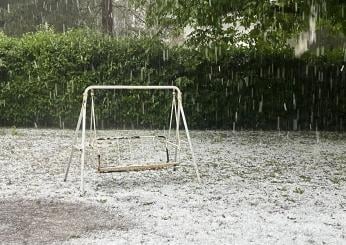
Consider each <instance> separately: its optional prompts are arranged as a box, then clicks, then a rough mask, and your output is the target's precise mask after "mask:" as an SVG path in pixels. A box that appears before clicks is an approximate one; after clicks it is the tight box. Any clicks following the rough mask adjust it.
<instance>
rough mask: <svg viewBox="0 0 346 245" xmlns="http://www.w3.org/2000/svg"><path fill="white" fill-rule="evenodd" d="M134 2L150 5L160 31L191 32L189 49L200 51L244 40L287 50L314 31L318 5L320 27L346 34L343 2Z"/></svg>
mask: <svg viewBox="0 0 346 245" xmlns="http://www.w3.org/2000/svg"><path fill="white" fill-rule="evenodd" d="M132 1H133V2H135V3H136V4H137V5H138V6H147V8H146V10H147V11H146V14H147V15H146V16H147V24H148V25H149V26H154V27H156V28H157V29H158V30H159V31H164V30H166V29H173V30H176V31H177V30H180V32H182V31H183V29H184V28H185V27H189V29H190V31H191V33H190V35H189V37H188V39H189V44H193V45H195V46H207V45H208V44H210V43H217V44H219V45H220V44H228V45H229V44H233V45H234V44H236V43H240V41H242V42H245V43H247V44H249V45H251V46H253V47H254V48H258V49H261V48H263V46H265V47H267V48H268V47H270V48H273V49H282V48H283V49H284V48H286V44H287V40H288V39H289V38H293V37H295V35H296V34H298V33H299V32H301V31H302V30H307V29H308V24H309V22H308V18H309V15H310V14H311V8H312V6H315V8H316V9H317V16H316V17H317V20H318V28H323V29H326V28H328V29H332V30H334V31H340V32H343V33H344V34H346V18H345V13H344V12H345V10H344V9H345V7H346V6H345V3H344V1H340V0H330V1H325V0H306V1H305V0H304V1H303V0H276V1H272V0H259V1H254V0H189V1H185V0H155V1H151V0H132ZM240 26H242V27H243V28H239V27H240ZM244 28H245V29H246V31H245V32H244V30H243V29H244Z"/></svg>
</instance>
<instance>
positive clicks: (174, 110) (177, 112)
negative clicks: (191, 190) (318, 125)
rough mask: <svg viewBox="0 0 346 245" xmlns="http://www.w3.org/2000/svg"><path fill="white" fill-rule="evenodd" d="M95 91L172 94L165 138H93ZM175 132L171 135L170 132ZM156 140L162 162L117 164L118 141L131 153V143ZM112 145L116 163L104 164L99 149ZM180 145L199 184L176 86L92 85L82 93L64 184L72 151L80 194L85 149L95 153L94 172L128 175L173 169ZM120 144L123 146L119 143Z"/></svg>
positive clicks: (82, 189) (158, 136)
mask: <svg viewBox="0 0 346 245" xmlns="http://www.w3.org/2000/svg"><path fill="white" fill-rule="evenodd" d="M96 90H161V91H162V90H166V91H171V92H172V104H171V113H170V120H169V127H168V135H145V136H139V135H135V136H117V137H100V136H98V135H97V131H96V115H95V91H96ZM89 93H90V97H91V101H90V104H91V106H90V118H89V119H88V121H89V122H90V133H89V134H88V136H89V139H87V132H86V126H87V125H86V124H87V104H88V96H89ZM173 120H174V121H175V129H173V128H172V127H173V126H174V125H173ZM181 122H182V124H183V128H184V131H185V136H186V139H187V140H186V141H185V140H183V139H182V138H181V135H180V124H181ZM80 130H81V131H82V135H81V139H79V137H78V136H79V132H80ZM173 131H175V132H173ZM171 135H174V142H172V141H171ZM148 139H152V140H159V141H161V142H163V143H164V144H163V145H164V148H165V153H166V154H165V155H166V157H165V161H164V162H150V163H143V162H141V163H132V164H128V163H127V164H126V165H124V164H120V159H119V158H120V155H121V149H120V147H119V145H120V142H124V141H126V142H128V147H127V148H128V149H130V151H131V141H134V140H148ZM112 142H116V145H117V146H118V147H117V149H118V152H117V156H118V159H117V164H116V165H107V164H105V163H104V162H103V154H102V152H101V150H100V149H101V148H102V146H103V145H104V144H105V143H110V144H113V143H112ZM182 144H186V145H187V146H188V149H189V151H190V154H191V157H192V165H193V167H194V169H195V174H196V178H197V181H198V182H200V175H199V171H198V167H197V164H196V158H195V154H194V151H193V147H192V143H191V138H190V133H189V129H188V126H187V121H186V116H185V113H184V109H183V105H182V93H181V91H180V89H179V88H178V87H176V86H128V85H93V86H89V87H87V88H86V89H85V91H84V93H83V102H82V107H81V110H80V114H79V118H78V122H77V126H76V130H75V134H74V138H73V143H72V147H71V154H70V157H69V160H68V164H67V167H66V172H65V177H64V181H66V180H67V177H68V173H69V170H70V166H71V162H72V158H73V154H74V152H75V151H76V150H78V151H80V152H81V157H80V191H81V193H82V194H84V168H85V159H86V150H87V149H89V148H90V149H91V150H92V151H93V152H95V153H96V156H97V167H96V169H97V172H99V173H112V172H129V171H145V170H159V169H165V168H170V167H173V168H176V167H177V166H178V165H179V164H180V151H181V149H182ZM122 145H124V144H122ZM169 146H171V147H173V149H174V155H173V159H171V157H170V152H169V149H170V147H169Z"/></svg>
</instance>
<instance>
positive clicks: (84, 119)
mask: <svg viewBox="0 0 346 245" xmlns="http://www.w3.org/2000/svg"><path fill="white" fill-rule="evenodd" d="M87 100H88V92H84V94H83V105H82V111H83V114H82V156H81V173H80V174H81V176H80V191H81V195H84V161H85V126H86V106H87Z"/></svg>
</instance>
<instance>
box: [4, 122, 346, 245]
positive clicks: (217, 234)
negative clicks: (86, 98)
mask: <svg viewBox="0 0 346 245" xmlns="http://www.w3.org/2000/svg"><path fill="white" fill-rule="evenodd" d="M116 133H119V132H116V131H102V132H100V134H103V135H111V134H116ZM122 133H124V132H122ZM127 133H129V134H136V133H138V132H134V131H130V132H127ZM139 133H143V132H139ZM145 133H147V132H145ZM72 135H73V131H71V130H49V129H46V130H39V129H14V128H12V129H10V128H5V129H0V243H1V244H37V243H46V244H52V243H56V244H61V243H66V244H87V243H92V244H139V243H143V244H340V245H341V244H346V134H338V133H327V132H323V133H318V134H316V133H315V132H295V133H292V132H290V133H286V132H281V133H279V132H263V131H258V132H252V131H243V132H227V131H193V132H192V133H191V135H192V140H193V143H194V147H195V152H196V157H197V163H198V165H199V170H200V173H201V177H202V184H201V185H199V184H197V182H196V179H195V175H194V169H193V168H192V167H191V165H190V163H189V162H188V161H187V160H188V159H189V155H186V154H185V155H184V154H182V159H183V164H182V166H180V167H178V169H177V170H176V171H174V170H172V169H170V170H161V171H151V172H149V171H146V172H132V173H112V174H98V173H96V171H95V169H93V168H92V164H91V163H90V162H91V161H90V160H89V161H88V164H87V167H86V173H85V176H86V177H85V181H86V185H85V189H86V193H85V195H84V196H83V197H81V196H80V195H79V194H80V193H79V184H80V183H79V176H80V173H79V160H78V154H76V155H75V157H74V158H73V162H72V166H71V171H70V175H69V179H68V180H67V182H63V181H62V180H63V176H64V169H65V166H66V163H67V160H68V156H69V153H70V144H71V140H72ZM150 144H151V143H150V142H149V143H148V142H147V143H146V144H145V147H146V148H145V149H146V150H148V149H149V150H150V149H152V151H153V154H154V155H159V153H158V150H157V148H156V147H157V146H156V145H153V146H151V145H150ZM113 150H114V149H113ZM110 151H112V149H110ZM139 152H142V153H143V152H144V151H141V150H139ZM156 152H157V153H158V154H155V153H156ZM137 153H138V152H137ZM89 158H90V157H88V159H89Z"/></svg>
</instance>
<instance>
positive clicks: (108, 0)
mask: <svg viewBox="0 0 346 245" xmlns="http://www.w3.org/2000/svg"><path fill="white" fill-rule="evenodd" d="M101 4H102V30H103V32H105V33H108V34H112V33H113V28H114V23H113V1H112V0H102V3H101Z"/></svg>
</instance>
